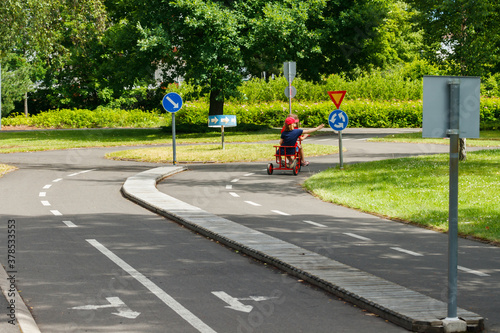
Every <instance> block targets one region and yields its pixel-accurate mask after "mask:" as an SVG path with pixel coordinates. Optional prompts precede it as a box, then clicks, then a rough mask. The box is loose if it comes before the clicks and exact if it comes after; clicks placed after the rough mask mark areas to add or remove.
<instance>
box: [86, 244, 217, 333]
mask: <svg viewBox="0 0 500 333" xmlns="http://www.w3.org/2000/svg"><path fill="white" fill-rule="evenodd" d="M86 241H87V242H89V243H90V245H92V246H93V247H95V248H96V249H97V250H99V252H101V253H102V254H104V255H105V256H106V257H108V259H110V260H111V261H112V262H114V263H115V264H116V265H118V266H119V267H120V268H121V269H123V270H124V271H125V272H127V273H128V274H130V276H132V277H133V278H134V279H136V280H137V281H138V282H139V283H141V284H142V285H143V286H144V287H146V288H147V289H148V290H149V291H151V292H152V293H153V294H154V295H155V296H156V297H158V298H159V299H160V300H161V301H162V302H163V303H165V304H166V305H167V306H168V307H169V308H171V309H172V310H174V311H175V312H176V313H177V314H178V315H179V316H181V317H182V318H183V319H184V320H186V321H187V322H188V323H189V324H191V325H192V326H193V327H194V328H196V329H197V330H198V331H199V332H202V333H212V332H213V333H215V331H214V330H213V329H212V328H211V327H209V326H208V325H207V324H205V323H204V322H202V321H201V320H200V319H199V318H198V317H196V316H195V315H194V314H193V313H191V311H189V310H188V309H186V308H185V307H183V306H182V305H181V304H180V303H179V302H177V301H176V300H175V299H174V298H173V297H172V296H170V295H169V294H167V293H166V292H165V291H163V290H162V289H161V288H160V287H158V286H157V285H156V284H155V283H154V282H152V281H151V280H149V279H148V278H147V277H145V276H144V275H143V274H142V273H140V272H138V271H137V270H136V269H135V268H133V267H132V266H130V265H129V264H127V263H126V262H125V261H123V260H122V259H121V258H119V257H118V256H117V255H116V254H114V253H113V252H111V251H110V250H108V249H107V248H106V247H105V246H104V245H102V244H101V243H99V242H98V241H97V240H95V239H87V240H86Z"/></svg>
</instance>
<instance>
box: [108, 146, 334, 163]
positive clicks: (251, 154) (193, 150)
mask: <svg viewBox="0 0 500 333" xmlns="http://www.w3.org/2000/svg"><path fill="white" fill-rule="evenodd" d="M273 145H275V144H273V143H269V144H238V145H235V144H226V145H224V150H223V149H222V147H221V145H187V146H182V145H181V146H176V159H177V162H179V163H183V162H190V163H193V162H218V163H227V162H253V161H270V160H273V159H274V157H273V154H274V148H273ZM303 146H304V153H305V155H306V156H318V155H329V154H334V153H338V151H339V149H338V147H335V146H327V145H316V144H304V145H303ZM106 157H107V158H111V159H125V160H137V161H142V162H159V163H171V162H172V160H173V151H172V147H158V148H144V149H131V150H124V151H119V152H115V153H109V154H106Z"/></svg>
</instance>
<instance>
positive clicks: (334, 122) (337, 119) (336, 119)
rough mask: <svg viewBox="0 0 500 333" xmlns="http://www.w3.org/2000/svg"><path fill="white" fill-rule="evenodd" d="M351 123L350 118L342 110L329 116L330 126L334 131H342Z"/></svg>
mask: <svg viewBox="0 0 500 333" xmlns="http://www.w3.org/2000/svg"><path fill="white" fill-rule="evenodd" d="M348 123H349V117H347V114H346V113H345V112H344V111H342V110H338V109H337V110H335V111H332V112H331V113H330V115H329V116H328V124H330V127H331V128H332V129H333V130H334V131H342V130H344V129H345V128H346V127H347V124H348Z"/></svg>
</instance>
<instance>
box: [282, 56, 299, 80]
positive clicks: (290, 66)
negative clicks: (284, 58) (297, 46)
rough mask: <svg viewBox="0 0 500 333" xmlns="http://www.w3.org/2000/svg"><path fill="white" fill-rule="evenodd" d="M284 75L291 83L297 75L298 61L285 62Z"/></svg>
mask: <svg viewBox="0 0 500 333" xmlns="http://www.w3.org/2000/svg"><path fill="white" fill-rule="evenodd" d="M283 75H285V78H286V79H287V80H288V83H289V84H290V85H291V84H292V81H293V79H294V78H295V75H297V63H296V62H291V61H288V62H285V63H283Z"/></svg>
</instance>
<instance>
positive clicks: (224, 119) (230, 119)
mask: <svg viewBox="0 0 500 333" xmlns="http://www.w3.org/2000/svg"><path fill="white" fill-rule="evenodd" d="M235 126H236V116H235V115H215V116H208V127H220V133H221V141H222V150H224V127H235Z"/></svg>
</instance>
